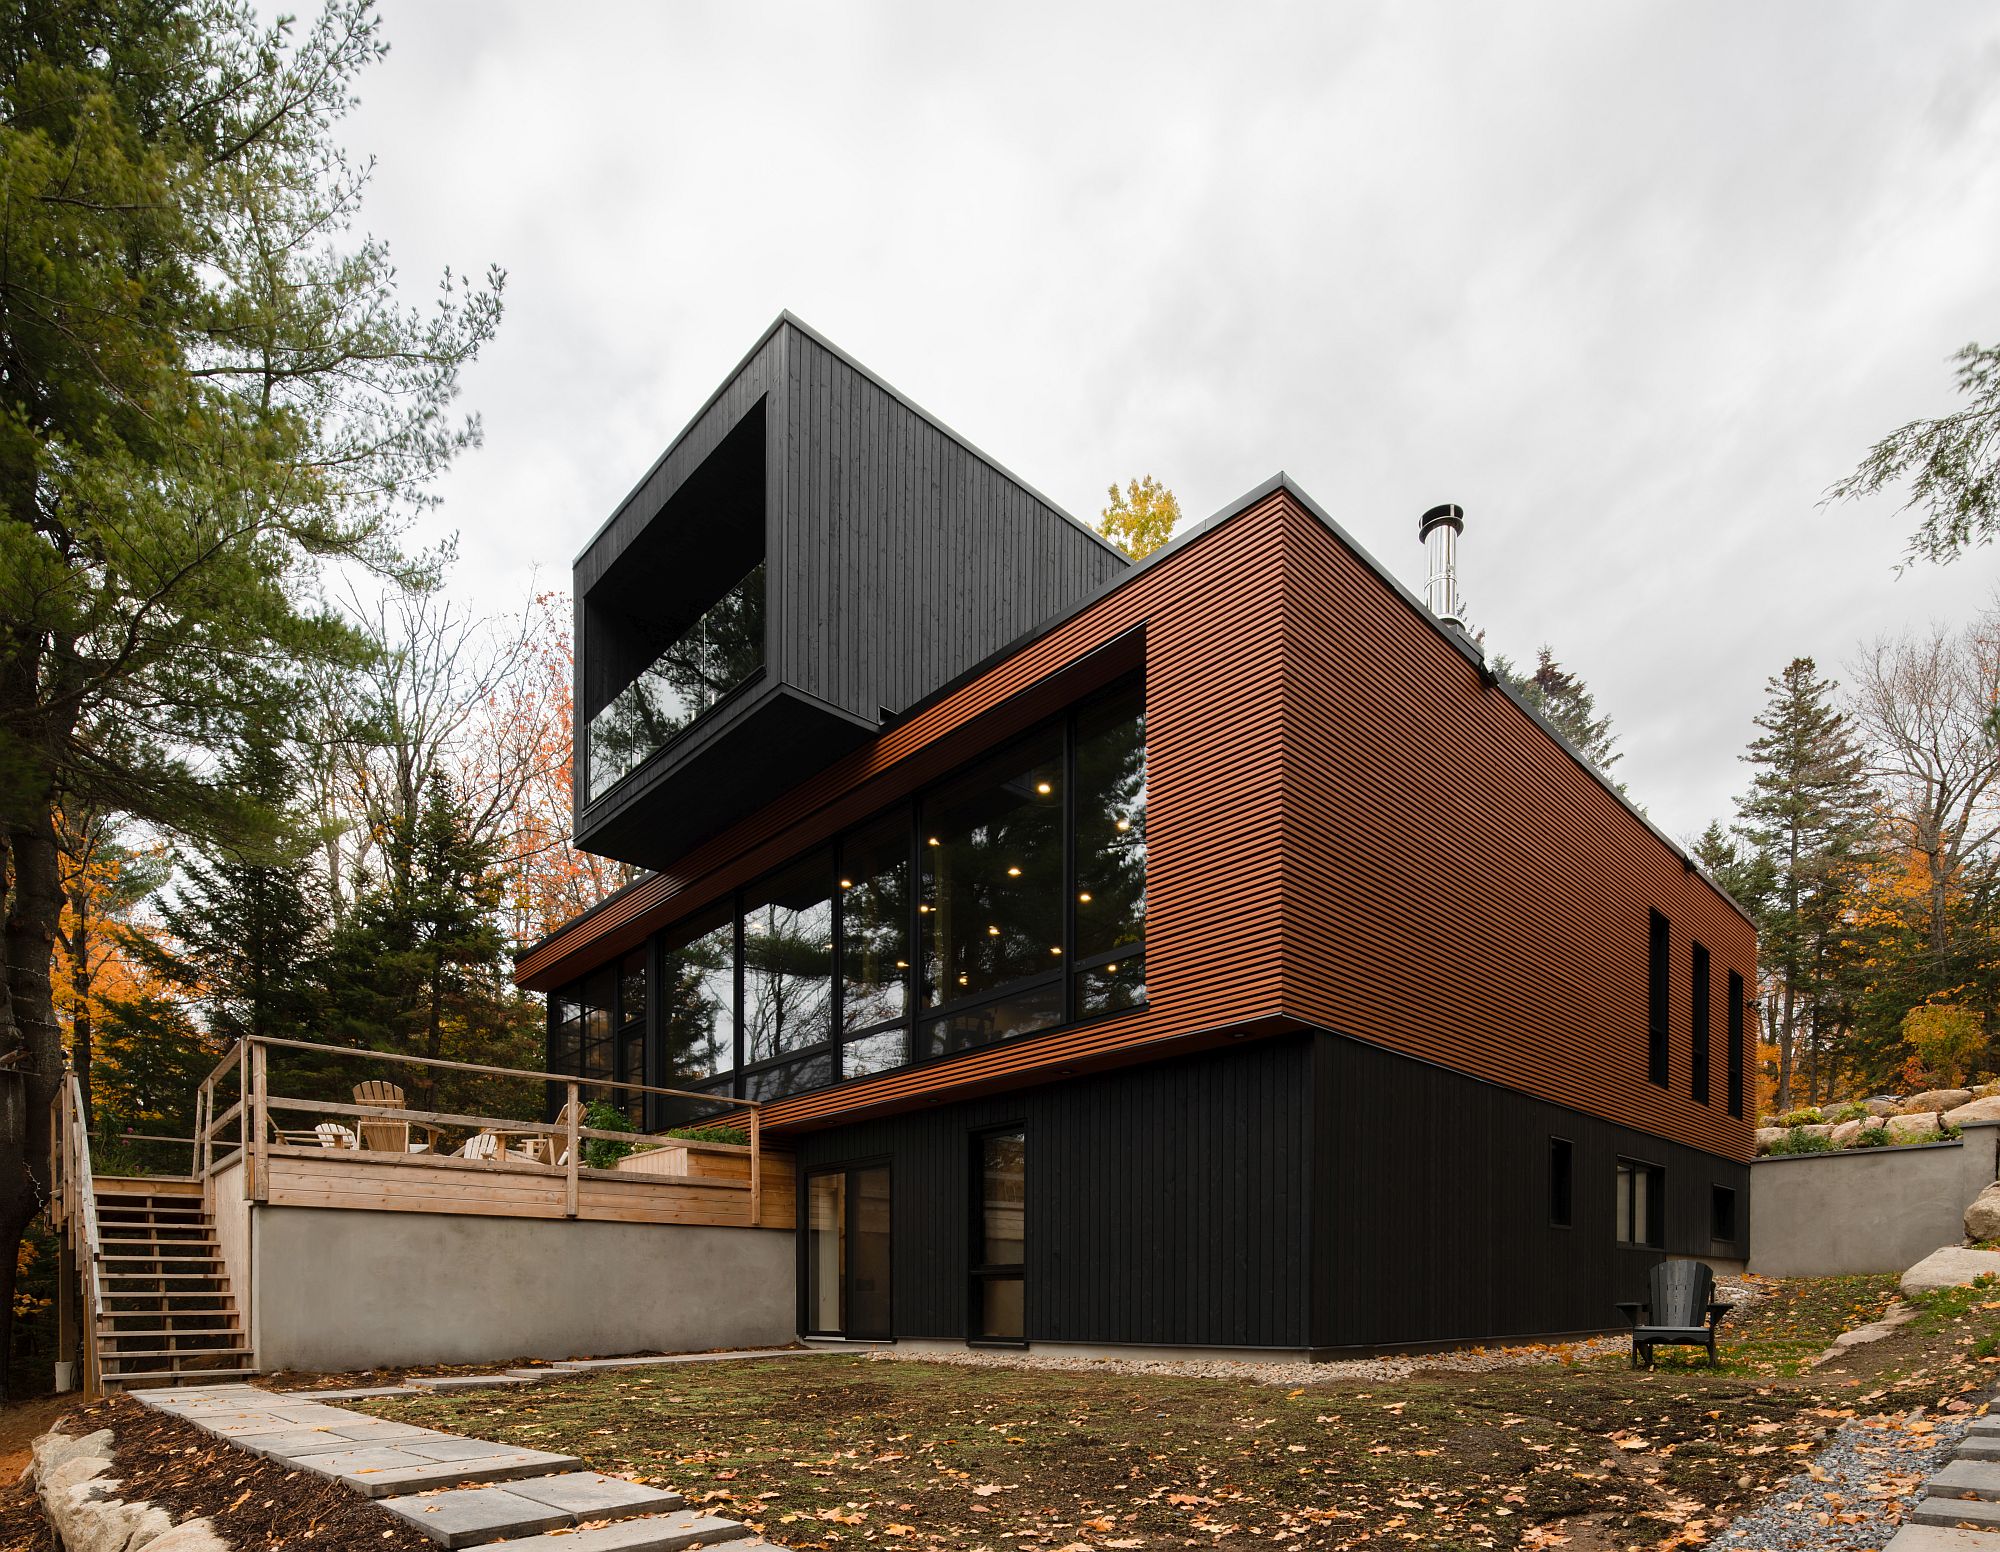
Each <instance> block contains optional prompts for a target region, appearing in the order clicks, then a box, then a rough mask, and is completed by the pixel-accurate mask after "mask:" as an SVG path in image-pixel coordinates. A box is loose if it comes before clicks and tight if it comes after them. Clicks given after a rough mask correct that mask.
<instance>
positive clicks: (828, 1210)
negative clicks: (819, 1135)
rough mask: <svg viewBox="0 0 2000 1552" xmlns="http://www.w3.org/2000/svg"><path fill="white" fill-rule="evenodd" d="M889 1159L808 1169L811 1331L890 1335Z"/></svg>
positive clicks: (808, 1321)
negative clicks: (831, 1167)
mask: <svg viewBox="0 0 2000 1552" xmlns="http://www.w3.org/2000/svg"><path fill="white" fill-rule="evenodd" d="M889 1208H890V1200H889V1166H888V1165H886V1164H871V1165H861V1166H856V1167H852V1168H843V1169H830V1170H822V1171H819V1172H817V1173H814V1174H811V1175H808V1176H807V1177H806V1276H805V1291H806V1299H805V1304H806V1312H805V1330H806V1334H807V1335H808V1336H849V1337H871V1338H873V1337H885V1338H886V1337H888V1336H889V1335H891V1331H890V1314H889V1282H890V1270H891V1261H890V1254H889Z"/></svg>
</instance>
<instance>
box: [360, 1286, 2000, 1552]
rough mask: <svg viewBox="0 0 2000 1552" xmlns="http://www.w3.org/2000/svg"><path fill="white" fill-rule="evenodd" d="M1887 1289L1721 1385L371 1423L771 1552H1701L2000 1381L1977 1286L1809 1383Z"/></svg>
mask: <svg viewBox="0 0 2000 1552" xmlns="http://www.w3.org/2000/svg"><path fill="white" fill-rule="evenodd" d="M1892 1292H1893V1284H1892V1282H1891V1280H1890V1279H1887V1278H1838V1279H1825V1280H1819V1281H1810V1282H1796V1283H1790V1284H1786V1285H1783V1286H1782V1288H1781V1289H1780V1291H1779V1292H1778V1293H1776V1294H1775V1295H1773V1296H1772V1297H1770V1298H1768V1299H1765V1300H1762V1301H1760V1302H1759V1303H1758V1305H1757V1306H1755V1308H1754V1312H1753V1313H1751V1314H1749V1315H1748V1316H1747V1318H1745V1319H1744V1320H1743V1321H1742V1322H1741V1324H1740V1326H1739V1328H1738V1329H1737V1331H1736V1332H1735V1333H1734V1338H1735V1339H1734V1341H1732V1342H1731V1344H1730V1345H1729V1348H1728V1357H1729V1362H1728V1364H1727V1365H1726V1367H1725V1368H1724V1369H1723V1370H1721V1371H1720V1372H1711V1371H1709V1370H1707V1369H1705V1368H1697V1367H1695V1366H1694V1365H1693V1363H1692V1362H1690V1361H1683V1360H1681V1359H1678V1358H1675V1359H1668V1360H1665V1361H1663V1362H1662V1364H1661V1366H1660V1368H1659V1369H1658V1370H1657V1371H1655V1372H1653V1373H1650V1374H1647V1373H1635V1372H1633V1371H1632V1370H1630V1369H1629V1368H1627V1367H1626V1366H1625V1364H1624V1360H1622V1359H1615V1360H1598V1361H1595V1362H1591V1363H1586V1364H1576V1365H1568V1366H1565V1365H1562V1364H1549V1365H1545V1366H1539V1367H1532V1368H1516V1369H1507V1370H1495V1371H1489V1372H1485V1373H1464V1372H1454V1373H1450V1374H1445V1373H1432V1374H1428V1375H1425V1374H1420V1375H1416V1376H1412V1377H1411V1378H1408V1379H1404V1380H1396V1381H1378V1382H1373V1383H1368V1382H1359V1383H1355V1382H1343V1383H1334V1384H1319V1385H1313V1386H1310V1387H1307V1388H1305V1389H1301V1390H1293V1391H1285V1390H1281V1389H1277V1388H1275V1387H1269V1386H1258V1385H1254V1384H1249V1383H1245V1382H1243V1381H1221V1380H1201V1379H1188V1378H1180V1377H1169V1376H1152V1375H1144V1376H1135V1375H1129V1374H1113V1373H1088V1372H1084V1373H1072V1372H1063V1371H1053V1370H1026V1369H1010V1368H993V1367H969V1366H965V1365H955V1364H943V1363H920V1362H891V1361H884V1360H876V1359H869V1358H866V1357H862V1356H847V1355H840V1356H828V1357H823V1358H808V1359H786V1360H778V1361H772V1362H767V1363H754V1362H752V1363H739V1364H699V1365H688V1366H686V1367H681V1368H666V1369H655V1370H644V1369H640V1370H626V1371H609V1372H605V1373H600V1374H598V1375H594V1376H591V1377H589V1378H582V1379H578V1380H575V1381H558V1382H554V1383H550V1384H545V1385H541V1386H538V1387H536V1388H535V1389H533V1390H530V1391H525V1392H512V1393H486V1394H480V1393H478V1392H472V1393H466V1394H461V1395H458V1396H452V1397H423V1398H416V1399H401V1398H387V1399H381V1400H376V1401H372V1402H367V1403H362V1405H365V1406H366V1407H367V1408H368V1409H369V1410H371V1411H374V1412H375V1413H377V1414H378V1415H380V1416H384V1417H394V1418H398V1419H402V1420H405V1421H411V1422H420V1423H426V1424H430V1425H433V1426H436V1427H441V1428H447V1429H451V1430H453V1431H457V1432H462V1433H468V1434H475V1435H478V1436H480V1437H484V1438H494V1439H504V1440H507V1441H510V1442H516V1443H520V1444H529V1445H535V1446H539V1447H541V1448H546V1449H562V1450H565V1451H568V1452H570V1453H572V1454H576V1455H580V1456H582V1457H584V1458H585V1459H586V1460H587V1461H588V1462H589V1463H590V1464H591V1465H593V1466H595V1467H597V1468H599V1469H601V1470H605V1471H613V1472H621V1473H625V1474H629V1475H634V1476H641V1477H646V1478H650V1479H653V1480H655V1481H658V1482H660V1483H663V1484H667V1485H671V1486H673V1487H675V1488H678V1489H679V1490H680V1491H682V1492H684V1493H686V1494H687V1495H688V1496H689V1497H690V1498H692V1499H697V1500H701V1501H705V1502H708V1503H712V1504H714V1505H716V1506H717V1507H718V1508H719V1509H720V1510H721V1511H722V1512H725V1513H730V1514H733V1515H734V1516H736V1517H738V1518H743V1519H748V1520H751V1521H753V1522H755V1523H756V1524H758V1525H759V1526H760V1527H761V1528H762V1529H763V1530H764V1531H765V1532H766V1533H767V1534H769V1535H770V1537H771V1539H773V1540H775V1541H779V1542H782V1543H784V1544H785V1545H787V1546H791V1547H801V1548H802V1547H829V1548H836V1547H837V1548H857V1547H861V1546H864V1545H868V1544H875V1545H880V1546H885V1547H906V1548H912V1549H914V1548H923V1547H932V1546H936V1547H948V1548H962V1549H967V1552H971V1549H975V1548H987V1549H989V1552H1004V1549H1009V1548H1017V1547H1026V1548H1039V1549H1045V1552H1054V1549H1059V1548H1068V1549H1079V1552H1080V1549H1082V1548H1100V1547H1109V1548H1156V1547H1183V1546H1235V1545H1239V1544H1241V1543H1242V1541H1243V1540H1244V1539H1246V1538H1252V1537H1254V1538H1258V1539H1262V1540H1268V1541H1273V1542H1276V1543H1278V1544H1285V1543H1295V1544H1297V1545H1300V1546H1316V1547H1335V1546H1342V1547H1344V1546H1358V1545H1377V1544H1379V1545H1385V1546H1399V1547H1400V1546H1407V1545H1416V1546H1421V1547H1432V1548H1457V1547H1464V1548H1473V1547H1482V1548H1483V1547H1515V1546H1528V1547H1554V1546H1567V1547H1570V1548H1573V1549H1576V1552H1591V1549H1608V1548H1614V1547H1618V1548H1622V1547H1632V1546H1643V1547H1656V1546H1662V1545H1667V1546H1693V1545H1699V1544H1700V1543H1701V1541H1703V1540H1705V1539H1706V1536H1707V1535H1708V1534H1709V1533H1710V1532H1711V1531H1712V1530H1713V1528H1714V1527H1715V1526H1717V1525H1718V1524H1720V1523H1722V1522H1724V1521H1726V1520H1727V1519H1729V1518H1730V1517H1732V1516H1733V1514H1734V1512H1735V1511H1736V1510H1737V1509H1738V1508H1740V1507H1741V1506H1742V1505H1743V1504H1744V1503H1745V1501H1747V1500H1749V1499H1751V1498H1754V1497H1756V1496H1757V1495H1758V1494H1760V1493H1761V1492H1762V1491H1763V1490H1764V1489H1765V1488H1766V1487H1768V1486H1770V1485H1771V1484H1773V1483H1775V1482H1776V1481H1778V1480H1780V1479H1782V1478H1783V1477H1785V1476H1787V1475H1789V1474H1790V1473H1791V1472H1793V1471H1794V1470H1796V1469H1798V1466H1799V1461H1800V1457H1801V1456H1803V1455H1806V1454H1809V1453H1810V1452H1811V1451H1812V1450H1814V1449H1815V1448H1816V1447H1817V1441H1818V1440H1819V1439H1820V1438H1821V1437H1822V1436H1823V1435H1824V1434H1825V1433H1826V1432H1827V1431H1828V1430H1829V1429H1831V1428H1834V1427H1837V1426H1838V1425H1839V1424H1840V1423H1841V1422H1842V1421H1843V1420H1844V1419H1846V1418H1847V1417H1850V1416H1854V1415H1856V1414H1857V1413H1863V1414H1866V1413H1876V1412H1899V1413H1900V1412H1907V1411H1909V1410H1910V1409H1911V1408H1913V1407H1935V1406H1937V1405H1938V1404H1940V1403H1941V1402H1945V1401H1946V1400H1948V1399H1949V1398H1953V1397H1956V1396H1958V1395H1960V1394H1961V1393H1963V1392H1966V1391H1969V1390H1971V1389H1973V1388H1975V1387H1981V1386H1984V1385H1987V1384H1990V1383H1992V1381H1993V1378H1994V1377H1995V1368H1994V1360H1993V1359H1992V1358H1991V1357H1990V1356H1989V1354H1990V1352H1991V1350H1992V1347H1993V1346H1994V1345H2000V1314H1996V1312H2000V1298H1996V1297H1995V1291H1994V1290H1983V1291H1980V1292H1977V1293H1968V1294H1966V1295H1964V1296H1962V1297H1961V1296H1957V1295H1954V1296H1951V1297H1949V1298H1947V1299H1946V1300H1944V1301H1942V1302H1941V1303H1940V1304H1939V1305H1938V1306H1937V1307H1936V1308H1934V1309H1932V1310H1930V1311H1928V1312H1927V1313H1926V1315H1925V1317H1924V1318H1923V1319H1921V1320H1919V1321H1918V1322H1915V1323H1913V1325H1912V1326H1910V1327H1909V1328H1907V1329H1906V1330H1905V1331H1903V1332H1900V1333H1898V1334H1897V1336H1895V1337H1892V1338H1890V1339H1889V1340H1888V1341H1886V1342H1884V1343H1880V1344H1876V1345H1875V1346H1874V1347H1872V1348H1865V1349H1857V1350H1856V1354H1855V1356H1854V1357H1852V1358H1851V1359H1848V1360H1843V1361H1842V1362H1841V1363H1839V1364H1830V1365H1827V1366H1824V1367H1822V1368H1819V1369H1816V1370H1813V1371H1811V1372H1810V1374H1803V1373H1802V1372H1801V1370H1802V1367H1803V1364H1804V1362H1805V1360H1806V1359H1808V1358H1810V1357H1811V1356H1812V1355H1814V1354H1816V1353H1818V1352H1819V1351H1820V1350H1821V1349H1823V1348H1824V1347H1825V1346H1826V1344H1827V1342H1828V1341H1829V1340H1830V1339H1831V1337H1832V1336H1833V1335H1834V1334H1836V1333H1837V1332H1839V1331H1840V1330H1842V1329H1844V1328H1845V1327H1847V1326H1850V1325H1853V1324H1856V1323H1858V1322H1860V1321H1863V1320H1866V1319H1869V1318H1872V1316H1873V1315H1874V1314H1876V1313H1877V1312H1879V1311H1880V1310H1881V1308H1882V1307H1883V1306H1884V1305H1885V1304H1886V1303H1887V1301H1888V1299H1889V1297H1890V1295H1891V1293H1892ZM1982 1344H1985V1346H1986V1349H1987V1350H1986V1352H1985V1353H1979V1354H1978V1355H1977V1356H1975V1353H1976V1352H1977V1350H1978V1349H1980V1348H1981V1346H1982ZM1917 1426H1919V1427H1921V1426H1926V1425H1925V1424H1923V1423H1921V1422H1919V1423H1918V1424H1917Z"/></svg>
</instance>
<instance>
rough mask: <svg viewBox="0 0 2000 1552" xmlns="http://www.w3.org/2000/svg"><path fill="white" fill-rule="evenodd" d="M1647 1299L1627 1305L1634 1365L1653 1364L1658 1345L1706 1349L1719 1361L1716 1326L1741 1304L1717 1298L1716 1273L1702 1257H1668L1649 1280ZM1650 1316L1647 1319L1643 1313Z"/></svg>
mask: <svg viewBox="0 0 2000 1552" xmlns="http://www.w3.org/2000/svg"><path fill="white" fill-rule="evenodd" d="M1646 1292H1647V1295H1648V1298H1647V1302H1646V1303H1644V1304H1621V1305H1619V1306H1618V1308H1619V1311H1620V1312H1621V1313H1622V1314H1623V1315H1624V1316H1625V1318H1626V1319H1627V1320H1629V1321H1630V1322H1631V1323H1632V1367H1633V1368H1635V1369H1636V1368H1638V1367H1639V1366H1640V1364H1641V1363H1642V1362H1643V1363H1644V1364H1645V1366H1646V1367H1647V1368H1649V1369H1650V1368H1652V1366H1653V1349H1654V1348H1656V1347H1706V1348H1707V1349H1708V1361H1709V1364H1710V1365H1711V1366H1713V1365H1714V1363H1715V1328H1716V1327H1717V1326H1718V1325H1720V1324H1721V1323H1722V1317H1723V1316H1724V1315H1727V1314H1728V1313H1729V1312H1730V1311H1731V1310H1732V1309H1734V1308H1735V1307H1736V1306H1735V1305H1733V1304H1719V1303H1717V1302H1716V1298H1715V1273H1714V1272H1712V1271H1710V1270H1709V1268H1708V1266H1707V1264H1706V1263H1704V1262H1701V1261H1662V1262H1661V1263H1660V1264H1659V1265H1658V1266H1656V1267H1654V1268H1653V1272H1652V1276H1651V1277H1649V1278H1648V1279H1647V1282H1646ZM1642 1316H1643V1317H1644V1318H1643V1319H1641V1317H1642Z"/></svg>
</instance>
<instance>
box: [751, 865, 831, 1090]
mask: <svg viewBox="0 0 2000 1552" xmlns="http://www.w3.org/2000/svg"><path fill="white" fill-rule="evenodd" d="M832 883H833V859H832V857H831V856H829V855H828V854H827V853H825V852H821V853H818V854H817V855H815V856H813V857H810V858H808V859H807V860H806V861H805V862H803V863H800V864H798V865H796V866H794V867H792V868H791V869H789V870H787V871H786V872H785V873H783V874H781V875H780V876H779V877H777V878H775V879H773V880H772V881H771V882H770V883H769V884H768V885H767V886H766V887H765V888H763V889H762V890H760V891H758V892H757V893H754V894H752V895H750V896H749V897H747V899H746V900H745V902H744V907H743V1059H744V1061H746V1062H760V1061H765V1060H768V1059H769V1058H771V1057H774V1056H782V1055H784V1054H785V1053H786V1052H788V1051H801V1050H804V1049H806V1048H807V1047H809V1046H815V1045H819V1044H820V1043H821V1042H823V1041H825V1040H827V1039H829V1038H830V1037H831V1036H832V1033H833V900H832Z"/></svg>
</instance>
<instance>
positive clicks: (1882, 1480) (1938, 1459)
mask: <svg viewBox="0 0 2000 1552" xmlns="http://www.w3.org/2000/svg"><path fill="white" fill-rule="evenodd" d="M1920 1421H1921V1419H1920V1418H1919V1416H1918V1414H1916V1413H1912V1414H1910V1415H1909V1416H1908V1417H1872V1418H1866V1419H1862V1420H1859V1421H1856V1422H1851V1423H1847V1424H1845V1425H1844V1426H1843V1427H1842V1428H1841V1430H1840V1431H1839V1432H1838V1433H1837V1434H1835V1435H1834V1436H1833V1438H1832V1440H1831V1441H1830V1442H1829V1443H1828V1444H1827V1446H1826V1448H1825V1449H1823V1450H1821V1451H1820V1452H1819V1454H1818V1456H1817V1457H1816V1458H1815V1459H1814V1460H1813V1462H1812V1464H1811V1465H1809V1466H1807V1467H1806V1468H1805V1469H1804V1470H1803V1471H1801V1472H1800V1473H1799V1474H1798V1475H1797V1476H1795V1477H1791V1478H1789V1479H1788V1480H1786V1481H1785V1482H1783V1483H1781V1484H1780V1485H1779V1487H1778V1488H1777V1490H1776V1491H1774V1492H1773V1493H1772V1494H1771V1496H1770V1497H1768V1498H1767V1499H1765V1500H1764V1502H1763V1503H1762V1504H1761V1505H1759V1506H1758V1507H1757V1508H1755V1509H1753V1510H1751V1511H1750V1512H1749V1513H1748V1514H1746V1515H1744V1516H1743V1517H1742V1518H1740V1519H1739V1520H1737V1521H1736V1523H1735V1524H1734V1525H1732V1526H1730V1527H1729V1529H1727V1530H1725V1531H1723V1532H1722V1533H1721V1534H1720V1535H1719V1536H1717V1537H1716V1538H1715V1539H1714V1540H1713V1541H1711V1542H1710V1543H1709V1547H1710V1549H1711V1552H1808V1549H1810V1552H1835V1549H1839V1548H1864V1547H1865V1548H1875V1547H1880V1546H1883V1545H1884V1544H1886V1543H1887V1542H1888V1540H1889V1538H1890V1537H1891V1536H1893V1535H1895V1533H1896V1527H1897V1526H1899V1525H1901V1524H1902V1523H1903V1517H1904V1516H1905V1515H1906V1514H1908V1513H1909V1511H1910V1509H1911V1508H1912V1507H1913V1506H1914V1505H1915V1503H1916V1501H1917V1498H1918V1497H1919V1496H1920V1495H1921V1493H1922V1491H1923V1483H1924V1480H1925V1478H1927V1477H1929V1476H1930V1474H1931V1473H1932V1472H1933V1471H1935V1470H1936V1469H1937V1468H1938V1467H1939V1466H1941V1465H1943V1464H1944V1463H1945V1461H1946V1460H1948V1459H1949V1458H1950V1456H1951V1452H1952V1451H1953V1450H1954V1449H1955V1448H1957V1446H1958V1441H1959V1440H1960V1439H1962V1438H1964V1437H1965V1429H1966V1422H1965V1421H1964V1420H1962V1419H1961V1420H1958V1421H1940V1422H1938V1424H1937V1426H1936V1427H1935V1428H1932V1429H1930V1430H1928V1431H1919V1430H1917V1429H1913V1428H1912V1426H1911V1425H1912V1424H1913V1423H1919V1422H1920ZM1850 1516H1851V1517H1852V1518H1851V1522H1850V1523H1843V1521H1845V1520H1847V1519H1848V1517H1850Z"/></svg>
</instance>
